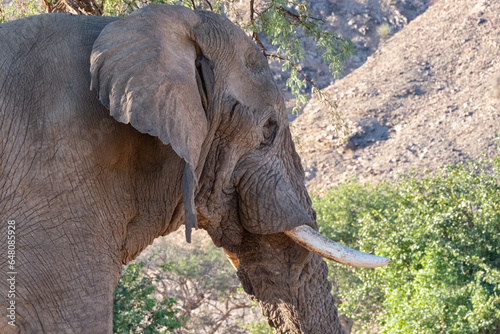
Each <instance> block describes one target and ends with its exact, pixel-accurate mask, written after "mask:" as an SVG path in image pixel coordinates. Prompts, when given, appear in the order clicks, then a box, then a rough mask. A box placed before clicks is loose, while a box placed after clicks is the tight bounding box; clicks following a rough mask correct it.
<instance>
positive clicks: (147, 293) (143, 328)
mask: <svg viewBox="0 0 500 334" xmlns="http://www.w3.org/2000/svg"><path fill="white" fill-rule="evenodd" d="M145 265H146V263H145V262H134V263H131V264H130V265H128V266H127V267H124V269H123V272H122V276H121V278H120V281H119V283H118V286H117V287H116V289H115V292H114V294H113V332H114V333H120V334H121V333H144V334H160V333H171V331H172V330H173V329H176V328H180V327H181V325H182V323H181V321H180V319H178V318H177V317H176V313H177V310H176V309H175V308H174V307H175V305H176V301H175V299H174V298H163V299H162V300H161V301H159V300H157V299H156V298H155V294H156V286H157V283H158V281H159V277H158V276H153V277H149V276H147V275H145V274H144V273H143V268H144V266H145ZM160 269H161V270H163V271H165V270H167V267H166V266H164V267H162V268H160Z"/></svg>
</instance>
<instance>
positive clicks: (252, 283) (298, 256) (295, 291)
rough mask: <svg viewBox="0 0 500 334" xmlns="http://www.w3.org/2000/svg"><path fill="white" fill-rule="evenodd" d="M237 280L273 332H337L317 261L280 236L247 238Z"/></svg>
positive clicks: (321, 265)
mask: <svg viewBox="0 0 500 334" xmlns="http://www.w3.org/2000/svg"><path fill="white" fill-rule="evenodd" d="M243 240H244V242H243V244H242V247H241V249H240V252H239V253H238V258H239V260H240V265H239V267H238V277H239V279H240V280H241V282H242V285H243V288H244V289H245V292H246V293H248V294H249V295H250V296H251V297H253V298H255V299H257V300H258V301H259V302H260V304H261V307H262V311H263V314H264V316H266V317H267V318H268V322H269V325H270V326H272V327H274V328H275V329H276V333H292V334H299V333H301V334H302V333H315V334H336V333H342V328H341V325H340V322H339V319H338V314H337V309H336V308H335V305H334V299H333V297H332V295H331V294H330V290H331V284H330V283H329V282H328V280H327V274H328V269H327V266H326V263H325V262H324V261H323V260H322V259H321V257H320V256H318V255H316V254H313V253H310V252H308V251H307V250H305V249H304V248H302V247H300V246H299V245H298V244H296V243H294V242H293V241H292V240H291V239H289V238H287V237H286V236H285V235H284V234H282V233H280V234H273V235H255V234H252V235H246V236H245V237H244V238H243Z"/></svg>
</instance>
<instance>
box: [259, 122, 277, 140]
mask: <svg viewBox="0 0 500 334" xmlns="http://www.w3.org/2000/svg"><path fill="white" fill-rule="evenodd" d="M277 130H278V122H276V120H274V119H272V118H269V119H268V120H267V121H266V123H265V124H264V126H263V128H262V134H263V136H264V140H263V141H262V143H261V146H264V145H270V144H272V143H273V141H274V138H275V137H276V132H277Z"/></svg>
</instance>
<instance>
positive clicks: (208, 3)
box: [205, 0, 214, 12]
mask: <svg viewBox="0 0 500 334" xmlns="http://www.w3.org/2000/svg"><path fill="white" fill-rule="evenodd" d="M205 2H206V3H207V5H208V7H209V8H210V11H211V12H213V11H214V9H213V8H212V4H211V3H210V1H208V0H205Z"/></svg>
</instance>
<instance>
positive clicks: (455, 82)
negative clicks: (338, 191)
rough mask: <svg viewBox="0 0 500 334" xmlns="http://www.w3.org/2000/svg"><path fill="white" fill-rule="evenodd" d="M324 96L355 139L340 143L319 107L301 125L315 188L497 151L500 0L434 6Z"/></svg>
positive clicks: (447, 0)
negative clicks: (333, 100) (334, 105)
mask: <svg viewBox="0 0 500 334" xmlns="http://www.w3.org/2000/svg"><path fill="white" fill-rule="evenodd" d="M325 90H326V91H327V92H328V93H331V94H333V95H334V97H335V98H336V100H337V101H338V103H339V107H340V108H341V110H342V111H343V112H344V115H345V118H346V119H347V120H348V126H349V128H350V131H351V132H350V137H349V139H348V142H347V144H345V145H338V144H337V142H336V138H335V137H334V132H333V127H332V126H330V124H331V120H330V117H329V115H328V114H327V112H326V108H324V107H323V105H322V104H321V103H320V102H319V101H315V100H312V101H311V102H310V103H309V104H308V106H307V107H306V108H305V110H304V113H303V114H302V115H301V116H299V117H298V118H297V119H296V120H295V121H294V122H293V123H292V127H293V128H294V129H295V135H296V137H297V138H298V141H299V145H298V150H299V154H300V155H301V157H302V161H303V165H304V168H305V170H306V183H307V186H308V187H309V189H311V190H312V191H315V192H322V191H324V190H326V189H328V188H330V187H331V186H332V185H334V184H336V183H339V182H343V181H345V180H348V179H350V178H352V177H355V176H358V179H360V180H361V181H363V180H374V179H386V180H387V179H391V178H393V177H397V175H398V173H399V172H403V173H405V172H408V171H410V170H412V169H415V171H416V173H417V174H422V173H424V172H425V171H426V170H431V171H433V170H436V169H437V168H438V167H439V166H441V165H446V164H454V163H458V162H461V161H467V160H471V159H472V160H475V159H479V158H480V157H481V155H482V154H484V155H485V156H486V157H491V156H493V155H495V154H497V144H496V140H495V135H496V132H497V131H498V130H499V128H500V109H499V107H500V1H496V0H439V1H437V2H435V3H434V4H433V5H432V6H430V7H429V9H427V11H426V12H425V13H423V14H422V15H420V16H418V17H417V18H416V19H415V20H413V21H412V22H410V23H409V24H408V25H407V26H406V27H404V28H403V29H402V30H401V31H400V32H398V33H397V34H395V35H394V36H393V37H391V38H390V39H389V40H387V41H386V42H385V43H383V44H382V45H381V46H380V48H379V49H378V50H377V51H376V52H375V53H374V54H373V55H372V56H371V57H369V58H368V60H367V61H366V63H365V64H364V65H363V66H361V67H360V68H358V69H357V70H355V71H353V72H352V73H351V74H349V75H348V76H347V77H345V78H344V79H342V80H339V81H337V82H335V83H334V84H333V85H330V86H329V87H327V88H326V89H325Z"/></svg>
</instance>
